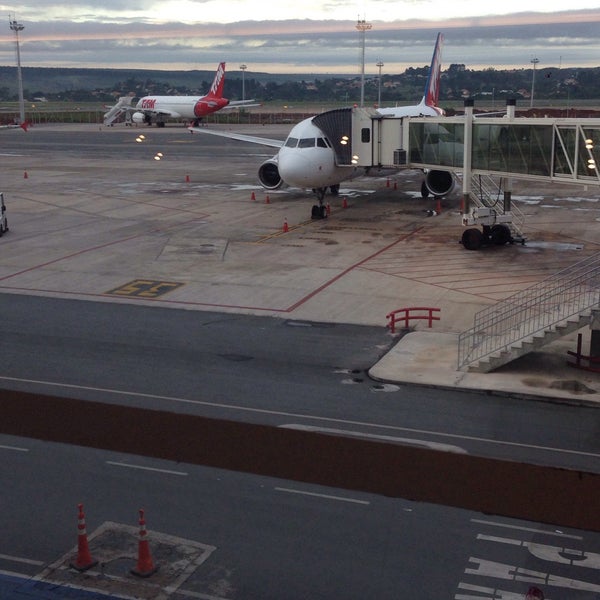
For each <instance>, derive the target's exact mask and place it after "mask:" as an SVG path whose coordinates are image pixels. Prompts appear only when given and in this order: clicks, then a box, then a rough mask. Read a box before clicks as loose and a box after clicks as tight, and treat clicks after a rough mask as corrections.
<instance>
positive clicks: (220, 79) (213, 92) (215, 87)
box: [206, 62, 225, 98]
mask: <svg viewBox="0 0 600 600" xmlns="http://www.w3.org/2000/svg"><path fill="white" fill-rule="evenodd" d="M224 86H225V63H224V62H222V63H219V66H218V67H217V72H216V73H215V78H214V80H213V82H212V85H211V86H210V91H209V92H208V94H206V97H207V98H222V97H223V87H224Z"/></svg>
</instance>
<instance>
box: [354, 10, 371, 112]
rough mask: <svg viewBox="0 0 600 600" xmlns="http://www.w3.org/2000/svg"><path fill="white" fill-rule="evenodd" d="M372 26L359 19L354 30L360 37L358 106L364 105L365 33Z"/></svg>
mask: <svg viewBox="0 0 600 600" xmlns="http://www.w3.org/2000/svg"><path fill="white" fill-rule="evenodd" d="M371 27H373V25H371V23H367V22H366V21H365V20H364V19H362V20H361V19H359V20H358V21H357V23H356V29H358V33H359V35H360V47H361V61H360V106H361V108H362V107H363V106H364V105H365V31H368V30H369V29H371Z"/></svg>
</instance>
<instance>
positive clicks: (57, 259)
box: [0, 218, 198, 291]
mask: <svg viewBox="0 0 600 600" xmlns="http://www.w3.org/2000/svg"><path fill="white" fill-rule="evenodd" d="M194 221H198V218H195V219H190V220H189V221H184V222H182V223H177V224H174V225H169V226H168V227H158V228H156V229H151V230H150V231H145V232H143V233H137V234H136V235H131V236H129V237H126V238H122V239H120V240H114V241H112V242H108V243H106V244H100V245H99V246H92V247H91V248H86V249H84V250H79V251H77V252H73V253H72V254H67V255H66V256H61V257H59V258H55V259H53V260H49V261H47V262H45V263H41V264H39V265H35V266H34V267H28V268H27V269H23V270H22V271H17V272H16V273H11V274H10V275H4V277H0V281H6V280H7V279H11V278H12V277H17V276H19V275H23V274H25V273H31V272H32V271H36V270H37V269H42V268H44V267H47V266H49V265H55V264H56V263H59V262H62V261H64V260H69V259H70V258H75V257H76V256H81V255H83V254H87V253H88V252H94V250H102V248H109V247H110V246H116V245H117V244H123V243H125V242H129V241H131V240H135V239H136V238H139V237H142V236H144V235H151V234H154V233H160V232H161V231H168V230H169V229H173V228H174V227H180V226H182V225H188V224H189V223H193V222H194ZM32 291H33V290H32Z"/></svg>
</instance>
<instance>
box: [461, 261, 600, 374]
mask: <svg viewBox="0 0 600 600" xmlns="http://www.w3.org/2000/svg"><path fill="white" fill-rule="evenodd" d="M596 307H598V308H600V254H596V255H593V256H590V257H588V258H586V259H584V260H582V261H580V262H579V263H577V264H575V265H573V266H571V267H568V268H566V269H563V270H562V271H559V272H558V273H556V274H555V275H552V276H551V277H548V278H546V279H544V280H542V281H540V282H539V283H537V284H535V285H533V286H531V287H530V288H527V289H526V290H523V291H521V292H518V293H516V294H513V295H512V296H510V297H509V298H506V299H505V300H503V301H502V302H500V303H498V304H496V305H494V306H489V307H487V308H484V309H482V310H480V311H479V312H478V313H477V314H476V315H475V317H474V325H473V327H471V328H470V329H468V330H466V331H464V332H462V333H461V334H460V335H459V338H458V368H459V369H461V368H462V367H464V366H466V365H468V364H471V363H474V362H476V361H478V360H481V359H482V358H484V357H486V356H489V355H491V354H493V353H495V352H499V351H502V350H508V349H509V348H510V347H511V346H514V345H515V344H516V343H518V342H520V341H522V340H524V339H526V338H530V337H532V336H534V335H536V334H539V333H540V332H542V331H549V330H552V328H553V327H555V326H556V325H558V324H559V323H561V322H563V321H565V320H567V319H569V318H570V317H573V316H574V315H579V314H581V313H583V312H585V311H587V310H590V309H592V308H596Z"/></svg>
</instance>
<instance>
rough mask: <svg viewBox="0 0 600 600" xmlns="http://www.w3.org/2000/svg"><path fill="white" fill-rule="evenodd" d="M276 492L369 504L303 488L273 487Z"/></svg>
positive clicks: (365, 501)
mask: <svg viewBox="0 0 600 600" xmlns="http://www.w3.org/2000/svg"><path fill="white" fill-rule="evenodd" d="M275 489H276V490H277V491H278V492H286V493H288V494H300V495H302V496H314V497H315V498H324V499H325V500H339V501H340V502H351V503H353V504H367V505H368V504H371V503H370V502H368V501H367V500H357V499H356V498H343V497H342V496H329V495H328V494H316V493H314V492H305V491H303V490H294V489H291V488H281V487H276V488H275Z"/></svg>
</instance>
